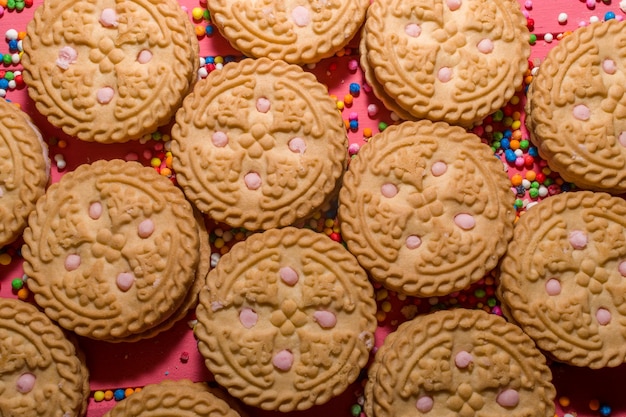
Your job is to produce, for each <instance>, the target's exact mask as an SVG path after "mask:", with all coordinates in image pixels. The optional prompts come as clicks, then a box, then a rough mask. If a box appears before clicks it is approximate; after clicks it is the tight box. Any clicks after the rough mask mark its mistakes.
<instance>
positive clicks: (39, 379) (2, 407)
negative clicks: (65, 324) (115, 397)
mask: <svg viewBox="0 0 626 417" xmlns="http://www.w3.org/2000/svg"><path fill="white" fill-rule="evenodd" d="M0 363H1V364H2V366H1V369H2V371H1V372H0V415H2V416H6V417H12V416H16V417H17V416H38V417H66V416H83V415H85V412H86V410H87V401H88V399H89V371H88V370H87V366H86V365H85V361H84V357H83V355H82V353H81V352H80V351H79V350H78V348H77V347H76V345H75V344H74V343H73V341H71V340H70V339H68V337H67V336H66V335H65V333H63V331H62V330H61V329H60V328H59V327H58V326H56V324H54V323H53V322H52V321H50V319H49V318H48V317H47V316H46V315H45V314H43V313H42V312H40V311H39V310H37V308H36V307H35V306H33V305H32V304H28V303H26V302H24V301H19V300H16V299H10V298H0Z"/></svg>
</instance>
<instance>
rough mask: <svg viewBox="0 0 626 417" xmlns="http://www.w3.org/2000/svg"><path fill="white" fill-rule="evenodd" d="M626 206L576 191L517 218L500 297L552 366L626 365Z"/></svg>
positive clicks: (616, 200) (604, 196)
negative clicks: (553, 362) (552, 361)
mask: <svg viewBox="0 0 626 417" xmlns="http://www.w3.org/2000/svg"><path fill="white" fill-rule="evenodd" d="M625 242H626V202H625V201H624V200H623V199H622V198H619V197H612V196H611V195H609V194H607V193H601V192H595V193H594V192H591V191H576V192H568V193H563V194H559V195H555V196H552V197H550V198H547V199H545V200H543V201H541V202H540V203H539V204H537V205H535V206H534V207H532V208H531V209H529V210H528V211H527V212H526V214H524V215H523V216H522V217H520V219H519V221H518V222H517V223H516V225H515V234H514V237H513V240H512V241H511V243H510V245H509V249H508V251H507V254H506V256H504V258H503V259H502V266H501V274H500V287H499V288H498V295H499V297H500V299H501V300H502V303H503V304H505V305H506V306H507V307H508V308H506V309H505V310H504V312H505V313H507V314H510V315H511V317H512V319H513V320H515V322H517V323H518V324H519V325H520V326H521V327H522V328H523V329H524V331H525V332H526V333H528V334H529V335H530V337H532V338H533V339H534V340H535V341H536V342H537V346H539V348H540V349H542V350H544V351H546V352H548V353H549V354H550V355H551V356H552V357H553V358H554V359H555V360H558V361H561V362H566V363H569V364H572V365H575V366H586V367H590V368H602V367H606V366H618V365H621V364H622V363H623V362H624V361H625V359H626V336H624V334H625V333H626V332H625V331H624V329H625V328H626V327H625V325H624V317H626V303H625V302H624V298H625V294H626V280H625V279H624V277H625V276H626V244H625Z"/></svg>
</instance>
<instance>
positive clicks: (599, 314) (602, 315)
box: [596, 308, 611, 326]
mask: <svg viewBox="0 0 626 417" xmlns="http://www.w3.org/2000/svg"><path fill="white" fill-rule="evenodd" d="M596 320H598V324H599V325H601V326H606V325H607V324H609V323H610V322H611V312H610V311H609V310H607V309H606V308H599V309H598V311H596Z"/></svg>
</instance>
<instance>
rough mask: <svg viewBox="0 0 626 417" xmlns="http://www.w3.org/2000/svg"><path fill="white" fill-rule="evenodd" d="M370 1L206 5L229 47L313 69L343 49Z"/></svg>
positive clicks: (246, 0) (219, 1)
mask: <svg viewBox="0 0 626 417" xmlns="http://www.w3.org/2000/svg"><path fill="white" fill-rule="evenodd" d="M369 3H370V2H369V0H333V1H324V0H314V1H307V2H302V1H294V0H287V1H284V0H209V1H207V8H208V9H209V10H210V12H211V18H212V20H213V22H214V23H215V25H216V26H217V28H218V29H219V31H220V32H221V33H222V35H223V36H224V37H225V38H226V39H227V40H228V41H229V42H230V43H231V45H232V46H233V47H234V48H236V49H238V50H240V51H242V52H243V53H244V54H245V55H247V56H249V57H254V58H262V57H267V58H270V59H275V60H283V61H286V62H289V63H291V64H313V63H316V62H318V61H321V60H322V59H323V58H328V57H330V56H332V55H334V54H335V53H336V52H337V51H339V50H340V49H342V48H343V47H344V46H346V45H347V44H348V42H349V41H350V40H351V39H352V38H353V37H354V35H355V34H356V32H357V31H358V29H359V27H360V26H361V24H362V23H363V20H364V19H365V12H366V10H367V7H368V6H369Z"/></svg>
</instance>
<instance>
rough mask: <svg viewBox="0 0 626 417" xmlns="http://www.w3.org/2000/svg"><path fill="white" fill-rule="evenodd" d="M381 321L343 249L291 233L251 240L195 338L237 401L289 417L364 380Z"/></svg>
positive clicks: (206, 302) (233, 254)
mask: <svg viewBox="0 0 626 417" xmlns="http://www.w3.org/2000/svg"><path fill="white" fill-rule="evenodd" d="M375 313H376V305H375V301H374V298H373V288H372V285H371V284H370V283H369V281H368V279H367V275H366V273H365V271H364V270H363V269H362V268H361V267H360V266H359V264H358V263H357V261H356V259H354V257H353V256H352V255H351V254H350V253H349V252H348V251H346V250H345V248H344V247H343V246H342V245H341V244H339V243H337V242H335V241H333V240H332V239H330V238H328V236H326V235H324V234H319V233H316V232H313V231H311V230H308V229H297V228H293V227H286V228H283V229H272V230H269V231H266V232H263V233H257V234H253V235H251V236H250V237H248V238H247V239H246V240H245V241H244V242H240V243H238V244H236V245H235V246H234V247H233V248H232V249H231V250H230V252H228V253H227V254H226V255H224V256H223V257H222V258H221V259H220V261H219V263H218V264H217V266H216V268H215V269H213V270H212V271H211V272H210V273H209V275H208V279H207V288H206V290H203V291H202V292H201V293H200V303H199V304H198V308H197V309H196V315H197V318H198V324H197V325H196V326H195V329H194V331H195V334H196V337H197V338H198V340H199V343H198V348H199V350H200V353H201V354H202V355H203V357H204V358H205V359H206V365H207V367H208V369H209V370H210V371H211V372H212V373H213V374H214V375H215V378H216V381H217V382H218V383H219V384H220V385H222V386H224V387H225V388H227V389H228V391H229V393H230V394H231V395H233V396H235V397H236V398H239V399H241V400H242V401H244V402H245V403H247V404H248V405H251V406H255V407H260V408H263V409H266V410H278V411H283V412H289V411H295V410H304V409H307V408H310V407H312V406H313V405H319V404H323V403H326V402H327V401H328V400H329V399H330V398H332V397H335V396H337V395H339V394H341V393H342V392H344V391H345V389H346V388H347V387H348V385H349V384H350V383H352V382H353V381H355V380H356V378H357V377H358V375H359V372H360V371H361V369H362V368H363V367H364V366H365V365H366V363H367V361H368V358H369V352H370V349H371V348H372V347H373V343H374V332H375V330H376V325H377V322H376V318H375Z"/></svg>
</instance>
